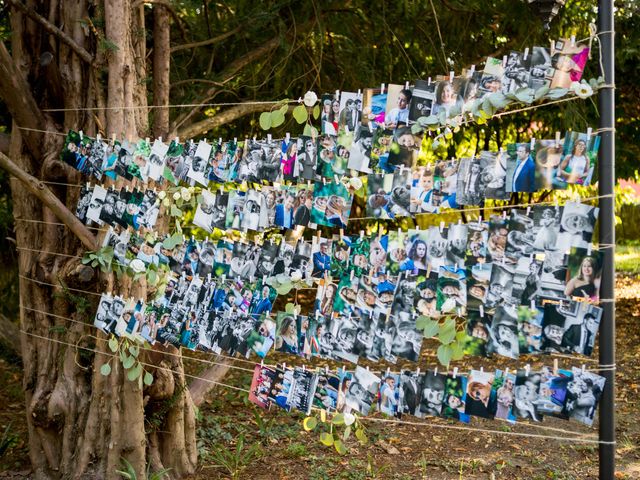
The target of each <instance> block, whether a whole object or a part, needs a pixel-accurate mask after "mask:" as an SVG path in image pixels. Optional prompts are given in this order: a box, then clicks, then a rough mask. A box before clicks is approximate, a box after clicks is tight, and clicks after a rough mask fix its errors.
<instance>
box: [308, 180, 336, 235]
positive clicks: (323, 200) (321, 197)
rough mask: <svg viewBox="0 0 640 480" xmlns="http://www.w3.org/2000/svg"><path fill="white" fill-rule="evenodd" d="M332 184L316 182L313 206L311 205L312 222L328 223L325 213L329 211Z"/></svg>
mask: <svg viewBox="0 0 640 480" xmlns="http://www.w3.org/2000/svg"><path fill="white" fill-rule="evenodd" d="M331 185H332V184H331V183H326V182H325V181H323V182H316V183H315V186H314V190H313V206H312V207H311V218H310V221H311V223H314V224H316V225H324V226H328V225H327V221H326V220H325V214H326V211H327V203H328V201H329V197H330V196H331V192H332V186H331Z"/></svg>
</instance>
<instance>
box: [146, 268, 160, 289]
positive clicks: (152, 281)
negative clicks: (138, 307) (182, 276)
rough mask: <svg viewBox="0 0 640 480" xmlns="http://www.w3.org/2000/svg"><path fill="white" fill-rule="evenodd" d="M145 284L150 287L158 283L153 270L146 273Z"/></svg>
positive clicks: (156, 275)
mask: <svg viewBox="0 0 640 480" xmlns="http://www.w3.org/2000/svg"><path fill="white" fill-rule="evenodd" d="M147 283H148V284H149V285H151V286H152V287H153V286H155V285H156V284H157V283H158V274H157V273H156V272H154V271H153V270H149V271H147Z"/></svg>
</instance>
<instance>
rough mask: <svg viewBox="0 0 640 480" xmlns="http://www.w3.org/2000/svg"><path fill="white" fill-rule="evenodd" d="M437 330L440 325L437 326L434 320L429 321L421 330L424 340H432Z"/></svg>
mask: <svg viewBox="0 0 640 480" xmlns="http://www.w3.org/2000/svg"><path fill="white" fill-rule="evenodd" d="M439 330H440V325H438V322H436V321H435V320H431V321H430V323H428V324H427V325H425V327H424V328H423V329H422V332H423V335H424V336H425V337H426V338H433V337H435V336H436V335H437V334H438V331H439Z"/></svg>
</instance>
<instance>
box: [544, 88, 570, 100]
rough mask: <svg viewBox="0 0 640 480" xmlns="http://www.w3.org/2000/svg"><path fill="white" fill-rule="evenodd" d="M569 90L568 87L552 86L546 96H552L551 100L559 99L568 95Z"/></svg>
mask: <svg viewBox="0 0 640 480" xmlns="http://www.w3.org/2000/svg"><path fill="white" fill-rule="evenodd" d="M568 92H569V90H567V89H566V88H552V89H550V90H549V91H548V92H547V94H546V95H545V98H550V99H551V100H557V99H558V98H562V97H564V96H566V95H567V93H568Z"/></svg>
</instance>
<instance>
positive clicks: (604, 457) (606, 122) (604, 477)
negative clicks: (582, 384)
mask: <svg viewBox="0 0 640 480" xmlns="http://www.w3.org/2000/svg"><path fill="white" fill-rule="evenodd" d="M598 35H599V37H600V47H601V48H602V66H603V68H604V71H603V72H602V73H603V75H604V80H605V83H606V85H607V86H605V87H604V88H603V89H602V90H600V92H599V94H598V108H599V111H600V122H599V126H600V128H601V129H605V130H604V131H601V134H600V135H601V141H600V155H599V159H598V188H599V191H600V195H610V196H609V197H606V198H601V199H600V216H599V221H600V235H599V240H600V243H601V244H606V245H611V246H612V245H614V244H615V242H616V236H615V220H614V218H615V217H614V204H615V199H614V198H613V196H612V194H613V192H614V190H613V189H614V184H615V132H614V130H613V129H614V127H615V96H614V95H615V89H614V88H613V85H614V82H615V79H614V65H615V56H614V53H615V50H614V24H613V0H598ZM614 254H615V249H614V248H611V247H609V248H604V249H603V267H602V280H601V284H600V296H601V297H602V298H603V299H607V301H605V302H604V303H603V304H602V308H603V310H604V311H603V314H602V322H601V326H600V365H604V366H614V365H615V363H616V344H615V339H616V317H615V301H614V296H615V291H614V288H615V261H614ZM609 299H611V300H609ZM603 368H607V367H603ZM601 374H602V375H603V376H604V377H605V378H606V379H607V383H606V385H605V388H604V392H603V394H602V400H601V402H600V432H599V433H600V435H599V437H600V441H601V442H603V443H601V444H600V451H599V460H600V462H599V464H600V479H601V480H614V476H615V439H616V422H615V413H614V412H615V385H614V381H615V369H613V368H609V370H606V371H603V372H601Z"/></svg>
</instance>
